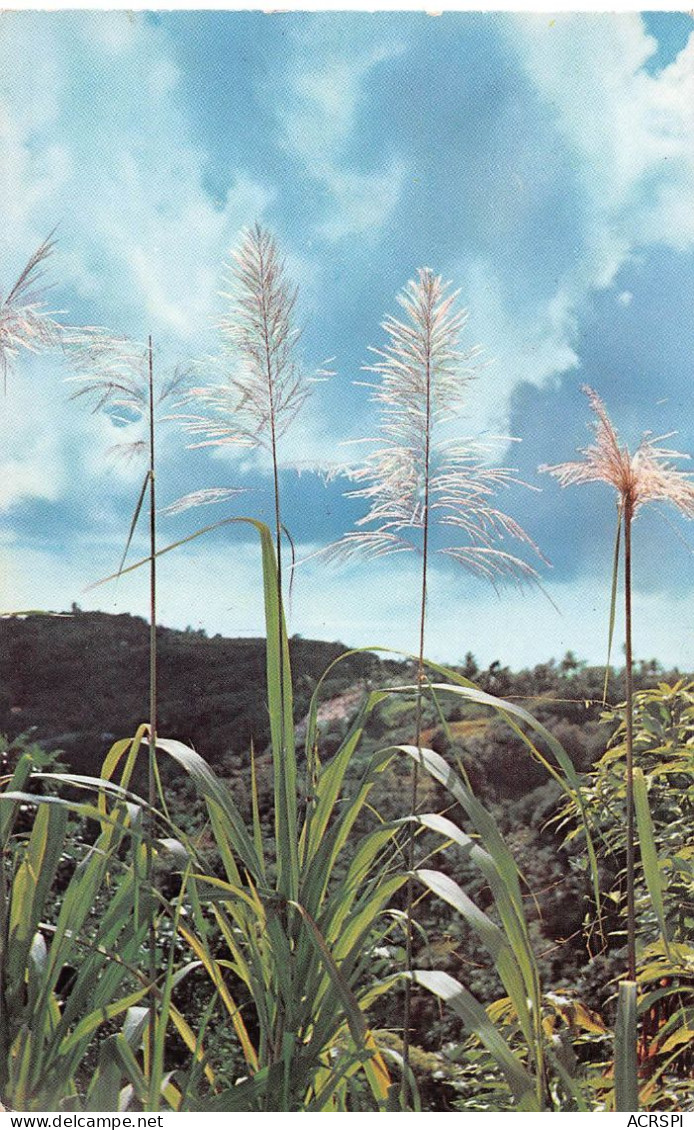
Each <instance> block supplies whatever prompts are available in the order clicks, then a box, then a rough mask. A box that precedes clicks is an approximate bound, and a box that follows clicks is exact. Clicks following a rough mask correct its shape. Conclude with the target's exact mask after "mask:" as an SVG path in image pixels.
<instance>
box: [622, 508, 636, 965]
mask: <svg viewBox="0 0 694 1130" xmlns="http://www.w3.org/2000/svg"><path fill="white" fill-rule="evenodd" d="M632 518H633V505H632V503H631V501H630V500H629V499H627V501H626V503H625V506H624V605H625V631H626V680H627V751H626V752H627V757H626V762H627V764H626V807H627V819H626V824H627V828H626V836H627V853H626V854H627V858H626V868H627V971H628V977H629V980H630V981H635V980H636V904H635V896H634V672H633V666H634V663H633V653H632V644H631V522H632Z"/></svg>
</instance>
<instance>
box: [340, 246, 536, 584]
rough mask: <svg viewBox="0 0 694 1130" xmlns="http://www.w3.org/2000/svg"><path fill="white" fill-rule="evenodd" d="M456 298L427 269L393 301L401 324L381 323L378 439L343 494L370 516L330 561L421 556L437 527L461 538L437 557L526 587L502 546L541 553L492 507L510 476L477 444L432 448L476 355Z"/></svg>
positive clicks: (375, 367)
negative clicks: (353, 485)
mask: <svg viewBox="0 0 694 1130" xmlns="http://www.w3.org/2000/svg"><path fill="white" fill-rule="evenodd" d="M458 295H459V291H454V292H450V291H449V289H448V286H447V285H446V284H444V283H443V282H442V280H441V277H440V276H437V275H435V274H434V273H433V271H431V270H430V269H429V268H424V269H423V270H420V271H419V272H418V277H417V278H416V279H412V280H410V281H409V282H408V283H407V285H406V287H405V289H404V290H403V292H402V293H401V294H400V295H399V298H398V301H399V303H400V305H401V306H402V308H403V310H404V312H405V318H404V319H403V320H400V319H398V318H395V317H388V318H387V319H386V320H385V322H384V323H383V329H384V330H385V332H386V334H387V335H388V342H387V344H386V345H385V346H384V347H383V348H382V349H372V350H371V352H372V353H373V354H374V355H375V357H376V361H375V362H374V364H372V365H370V366H367V367H366V368H367V371H370V372H373V373H376V374H377V375H378V376H379V377H380V378H381V380H380V383H379V384H378V385H376V386H375V388H374V392H373V397H372V399H373V400H374V401H375V403H377V404H378V405H379V407H380V409H381V423H380V428H379V437H378V439H377V440H375V441H374V444H375V445H377V446H375V450H374V451H373V452H372V453H371V454H370V455H369V456H367V458H366V459H365V461H364V463H363V464H362V466H360V467H358V468H356V469H354V470H352V471H351V473H350V477H351V478H352V480H353V481H355V482H363V483H365V484H366V485H365V486H363V487H360V488H358V489H356V490H353V491H349V492H348V494H349V496H350V497H353V498H364V499H367V500H368V502H369V504H370V507H369V510H368V512H367V514H366V515H365V516H364V517H363V518H361V519H360V520H359V521H358V522H357V529H356V530H353V531H351V532H350V533H348V534H346V535H345V536H344V537H342V538H341V539H340V540H339V541H338V542H336V543H335V544H334V545H333V546H331V547H329V548H328V550H327V551H326V552H327V554H328V556H330V557H336V558H349V557H352V556H354V555H358V554H364V555H366V556H371V557H381V556H385V555H387V554H390V553H395V552H408V551H411V550H415V549H418V548H419V549H422V550H424V548H425V547H424V546H423V544H422V543H423V540H424V538H425V537H426V535H427V534H428V529H429V527H430V525H431V524H438V525H440V526H444V527H445V526H447V527H450V528H452V529H455V530H457V531H458V532H459V533H460V534H461V535H464V542H463V543H462V544H460V545H450V546H446V547H443V548H441V549H440V550H439V552H441V553H444V554H447V555H448V556H449V557H451V558H453V559H454V560H456V561H458V563H459V564H461V565H463V566H464V567H465V568H466V569H468V570H469V571H471V572H473V573H476V574H478V575H479V576H481V577H485V578H487V579H489V580H491V581H492V582H499V581H503V580H509V579H510V580H522V579H523V578H532V577H535V576H536V575H537V574H536V571H535V570H534V569H533V568H532V566H530V565H529V564H528V563H527V562H526V561H524V560H523V559H522V558H520V557H518V556H516V555H515V554H513V553H509V552H508V551H507V550H506V549H503V548H500V547H499V544H498V543H499V542H500V541H503V540H504V539H506V538H509V539H513V540H515V541H518V542H521V543H524V544H525V545H526V546H527V547H529V548H531V549H532V550H533V551H534V552H536V553H539V551H538V550H537V547H536V546H535V545H534V543H533V541H532V539H531V538H530V537H529V536H528V534H527V533H526V532H525V530H523V529H522V527H521V526H520V525H519V524H518V523H517V522H516V521H514V519H512V518H510V517H509V515H507V514H505V513H504V512H503V511H501V510H499V509H498V508H497V507H496V506H495V505H494V496H495V494H496V493H497V491H498V490H499V489H500V488H503V487H506V486H509V485H511V484H512V483H518V482H519V481H520V480H518V479H517V478H516V477H515V474H514V472H513V471H512V470H510V469H508V468H496V467H490V466H489V465H488V463H487V458H488V455H489V450H488V448H487V447H486V446H485V445H483V444H481V443H479V442H475V441H465V442H460V441H459V442H456V443H445V442H440V441H439V440H438V431H439V429H440V426H441V425H442V424H444V423H445V422H446V421H448V420H450V419H452V418H455V416H456V415H457V414H458V413H459V410H460V408H461V405H462V402H463V400H464V396H465V393H466V390H467V387H468V385H469V383H470V381H471V380H472V379H473V378H474V377H475V375H476V373H477V367H476V366H475V364H474V362H475V359H476V358H477V356H478V354H479V352H480V350H479V348H477V347H475V348H472V349H469V350H467V351H463V350H462V349H461V347H460V336H461V332H462V330H463V328H464V325H465V322H466V321H467V311H465V310H458V309H456V300H457V298H458ZM523 485H525V484H523ZM413 535H414V536H413Z"/></svg>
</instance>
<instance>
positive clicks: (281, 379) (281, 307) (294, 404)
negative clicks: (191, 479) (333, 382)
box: [185, 224, 309, 455]
mask: <svg viewBox="0 0 694 1130" xmlns="http://www.w3.org/2000/svg"><path fill="white" fill-rule="evenodd" d="M225 282H226V283H227V289H225V290H224V291H222V298H225V299H227V300H228V302H229V309H228V312H227V313H226V314H225V316H224V317H223V318H222V319H221V321H220V323H219V331H220V336H221V343H222V350H221V357H220V358H219V359H218V361H217V364H221V365H223V366H224V367H225V368H226V367H228V369H229V370H230V373H231V375H230V376H227V379H226V380H225V382H224V383H223V384H219V385H215V386H208V387H202V388H193V389H191V392H190V397H189V399H190V401H191V402H197V403H199V404H200V406H201V408H202V411H201V412H200V413H199V414H198V415H191V416H187V417H185V425H186V428H187V430H188V431H189V432H191V433H192V434H193V435H199V436H201V437H202V438H201V439H200V440H199V441H198V442H197V443H196V444H194V446H200V447H209V446H224V445H238V446H241V447H262V448H264V449H265V450H266V451H268V452H269V453H270V454H271V455H273V452H274V453H276V445H277V441H278V440H279V439H280V438H281V437H282V436H283V435H284V434H285V433H286V431H287V429H288V428H289V427H290V425H291V423H292V421H293V420H294V418H295V417H296V415H297V413H298V412H299V411H300V409H301V407H302V406H303V404H304V402H305V401H306V398H307V396H308V395H309V386H308V383H307V381H306V379H305V378H304V376H303V373H302V371H301V368H300V366H299V365H298V363H297V361H296V357H295V346H296V342H297V339H298V332H297V331H296V329H295V328H294V326H293V315H294V307H295V305H296V297H297V288H296V287H295V286H293V285H292V284H291V283H290V282H289V280H288V278H287V273H286V268H285V264H284V262H283V260H282V259H281V257H280V254H279V251H278V248H277V244H276V242H275V240H274V238H273V236H272V235H271V234H270V232H268V231H267V230H266V229H265V228H262V227H261V226H260V224H255V226H254V227H253V228H251V229H249V230H248V231H246V232H244V233H243V235H242V239H241V242H240V244H239V246H238V248H237V249H236V250H235V251H234V252H233V253H232V259H231V262H230V263H229V264H228V266H227V269H226V275H225Z"/></svg>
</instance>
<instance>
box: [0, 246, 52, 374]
mask: <svg viewBox="0 0 694 1130" xmlns="http://www.w3.org/2000/svg"><path fill="white" fill-rule="evenodd" d="M54 246H55V241H54V240H53V234H52V233H51V235H49V236H48V238H47V239H45V240H44V241H43V243H42V244H41V246H40V247H38V248H37V249H36V251H35V252H34V254H33V255H32V256H31V258H30V259H29V261H28V262H27V263H26V265H25V267H24V269H23V270H22V271H21V272H20V274H19V276H18V278H17V279H16V281H15V282H14V284H13V285H12V286H11V287H10V289H9V290H8V291H7V294H4V295H3V293H2V290H0V373H1V374H2V381H3V387H4V388H5V390H6V389H7V374H8V371H9V369H10V368H11V365H12V362H13V360H14V358H15V357H16V356H17V354H18V353H20V352H21V351H22V350H24V349H26V350H28V351H29V352H30V353H39V352H40V351H41V350H42V349H46V348H48V347H49V346H52V345H56V344H57V343H58V342H59V341H60V335H61V329H62V327H61V326H60V324H59V323H58V322H56V321H55V319H54V317H53V313H51V312H49V311H48V310H46V307H45V302H44V297H45V293H46V289H47V288H46V287H45V286H41V285H40V284H41V282H42V280H43V277H44V274H45V271H44V264H45V262H46V260H47V259H48V258H49V256H50V255H51V253H52V251H53V248H54Z"/></svg>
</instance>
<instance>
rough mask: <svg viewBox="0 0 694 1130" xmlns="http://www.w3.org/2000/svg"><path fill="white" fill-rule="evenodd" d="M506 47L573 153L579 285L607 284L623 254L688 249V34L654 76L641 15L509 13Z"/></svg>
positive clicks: (692, 230)
mask: <svg viewBox="0 0 694 1130" xmlns="http://www.w3.org/2000/svg"><path fill="white" fill-rule="evenodd" d="M506 26H507V28H508V32H509V45H510V46H511V48H512V49H513V50H514V51H515V52H516V53H517V57H518V59H519V61H520V63H521V65H522V66H523V68H524V69H525V71H526V73H527V75H528V76H529V77H530V79H531V80H532V82H533V84H534V87H535V89H536V90H537V92H538V93H539V94H540V95H541V97H542V98H543V100H544V101H545V103H546V106H547V108H548V110H549V112H550V113H551V114H552V116H553V117H554V120H555V123H556V126H557V127H558V129H559V131H560V132H561V134H562V135H563V137H564V140H565V141H566V143H567V145H568V146H569V149H570V151H571V152H573V154H574V158H575V169H576V172H577V175H578V176H579V178H580V181H581V184H582V188H583V192H584V194H585V198H586V204H587V206H588V207H589V209H590V211H589V214H588V215H587V221H588V223H587V228H588V230H589V231H591V232H592V234H593V245H592V255H591V259H590V262H588V263H584V264H582V265H580V266H579V267H578V269H577V271H576V282H577V283H579V284H581V283H582V284H583V286H585V287H588V286H598V287H601V286H608V285H609V284H610V283H611V282H612V280H613V278H614V276H615V274H616V272H617V270H618V269H619V267H620V266H621V264H622V263H623V262H624V259H625V257H626V256H628V255H629V254H631V253H632V252H633V251H634V250H636V249H638V248H639V247H643V246H648V245H649V244H653V243H657V242H659V241H662V242H665V243H668V244H670V245H671V246H673V247H676V248H678V249H683V248H686V247H691V246H692V243H694V209H692V208H691V185H692V181H693V179H694V115H692V109H691V108H692V105H693V104H694V34H692V36H690V39H689V43H688V44H687V46H686V47H685V48H684V49H683V50H682V51H681V53H680V54H679V56H678V57H677V58H676V59H675V60H674V61H673V62H672V63H671V64H670V65H669V66H668V67H666V68H664V69H663V70H661V71H660V72H658V73H656V74H651V73H649V72H648V71H647V70H646V69H645V68H644V63H645V62H646V60H647V59H648V58H649V56H650V55H651V54H652V53H653V52H654V51H655V49H656V44H655V42H654V41H653V40H652V39H651V38H650V37H649V36H648V35H647V34H646V33H645V30H644V27H643V23H642V20H641V18H640V16H639V15H638V14H637V13H630V14H626V13H621V14H618V15H608V14H603V15H599V14H597V13H591V14H589V15H582V14H573V15H571V14H568V13H566V14H560V15H558V16H557V17H556V18H554V19H552V20H548V19H547V17H546V16H530V15H528V14H524V15H522V16H517V17H511V18H510V19H509V22H508V23H507V25H506Z"/></svg>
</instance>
